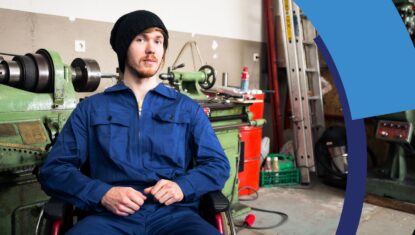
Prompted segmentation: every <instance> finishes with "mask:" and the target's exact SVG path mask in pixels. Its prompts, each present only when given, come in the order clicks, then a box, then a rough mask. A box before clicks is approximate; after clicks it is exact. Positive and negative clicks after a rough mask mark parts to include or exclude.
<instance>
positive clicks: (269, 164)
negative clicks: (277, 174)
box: [265, 157, 272, 172]
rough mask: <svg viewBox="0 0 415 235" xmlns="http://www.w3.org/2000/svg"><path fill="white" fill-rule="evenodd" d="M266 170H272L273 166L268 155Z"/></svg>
mask: <svg viewBox="0 0 415 235" xmlns="http://www.w3.org/2000/svg"><path fill="white" fill-rule="evenodd" d="M265 161H266V162H265V172H271V171H272V166H271V158H270V157H267V158H266V160H265Z"/></svg>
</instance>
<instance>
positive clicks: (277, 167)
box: [260, 154, 300, 187]
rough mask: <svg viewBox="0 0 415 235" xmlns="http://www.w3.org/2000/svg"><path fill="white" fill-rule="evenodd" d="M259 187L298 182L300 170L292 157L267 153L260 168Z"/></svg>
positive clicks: (287, 184)
mask: <svg viewBox="0 0 415 235" xmlns="http://www.w3.org/2000/svg"><path fill="white" fill-rule="evenodd" d="M260 179H261V187H273V186H289V185H296V184H299V182H300V170H299V169H298V168H296V167H295V164H294V157H292V156H289V155H282V154H270V155H268V156H267V157H266V158H265V160H264V162H263V164H262V168H261V177H260Z"/></svg>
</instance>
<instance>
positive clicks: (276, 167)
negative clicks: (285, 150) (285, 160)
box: [272, 157, 280, 172]
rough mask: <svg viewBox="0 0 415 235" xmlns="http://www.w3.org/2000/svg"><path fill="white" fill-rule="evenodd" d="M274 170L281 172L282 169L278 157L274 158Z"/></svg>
mask: <svg viewBox="0 0 415 235" xmlns="http://www.w3.org/2000/svg"><path fill="white" fill-rule="evenodd" d="M272 171H273V172H279V171H280V165H279V163H278V157H274V158H273V159H272Z"/></svg>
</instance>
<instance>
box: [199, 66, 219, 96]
mask: <svg viewBox="0 0 415 235" xmlns="http://www.w3.org/2000/svg"><path fill="white" fill-rule="evenodd" d="M199 71H201V72H204V73H205V74H206V79H205V80H204V81H202V82H199V85H200V86H201V87H202V88H203V89H205V90H207V89H210V88H212V87H213V85H215V82H216V75H215V69H214V68H213V67H212V66H210V65H203V66H202V67H200V69H199Z"/></svg>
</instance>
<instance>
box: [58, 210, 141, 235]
mask: <svg viewBox="0 0 415 235" xmlns="http://www.w3.org/2000/svg"><path fill="white" fill-rule="evenodd" d="M143 218H144V217H143V216H138V215H137V214H135V215H131V216H127V217H122V216H117V215H113V214H110V213H105V214H97V215H90V216H87V217H86V218H84V219H82V220H81V221H79V222H78V223H76V224H75V226H74V227H73V228H72V229H70V230H69V231H68V232H67V233H66V234H67V235H79V234H82V235H84V234H85V235H98V234H99V235H106V234H108V235H118V234H144V223H143Z"/></svg>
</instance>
